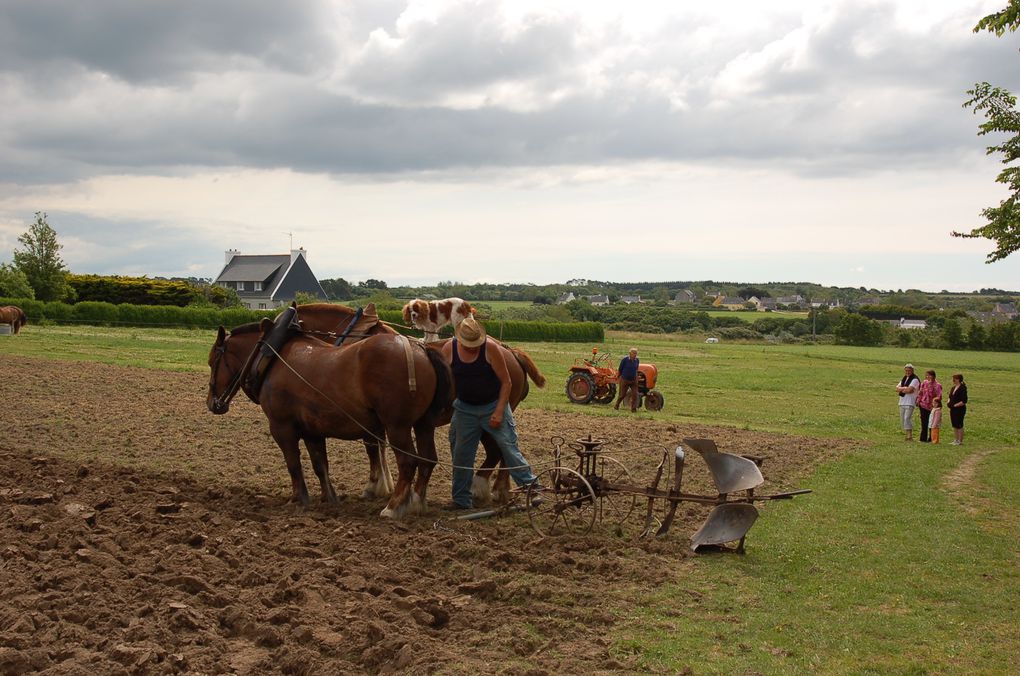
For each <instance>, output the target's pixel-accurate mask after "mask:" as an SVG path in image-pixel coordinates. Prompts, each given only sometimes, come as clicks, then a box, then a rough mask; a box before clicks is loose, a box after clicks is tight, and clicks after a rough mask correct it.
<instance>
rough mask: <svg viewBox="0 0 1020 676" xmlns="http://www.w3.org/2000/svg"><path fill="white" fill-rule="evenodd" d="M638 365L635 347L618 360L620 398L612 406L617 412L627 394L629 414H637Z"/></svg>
mask: <svg viewBox="0 0 1020 676" xmlns="http://www.w3.org/2000/svg"><path fill="white" fill-rule="evenodd" d="M639 364H641V360H640V359H638V356H637V348H636V347H632V348H630V352H629V353H628V355H627V356H626V357H624V358H623V359H621V360H620V368H619V372H620V398H619V399H617V400H616V405H615V406H613V408H615V409H616V410H617V411H619V410H620V402H621V401H623V398H624V397H626V396H627V394H628V393H629V394H630V412H631V413H636V412H637V400H638V382H637V378H638V365H639Z"/></svg>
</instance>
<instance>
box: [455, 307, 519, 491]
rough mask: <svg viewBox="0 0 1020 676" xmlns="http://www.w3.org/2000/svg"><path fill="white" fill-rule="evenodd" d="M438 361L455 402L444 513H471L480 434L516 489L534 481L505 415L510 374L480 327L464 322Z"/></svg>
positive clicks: (472, 321) (513, 426)
mask: <svg viewBox="0 0 1020 676" xmlns="http://www.w3.org/2000/svg"><path fill="white" fill-rule="evenodd" d="M442 354H443V358H444V359H445V360H446V362H447V363H448V364H450V367H451V369H452V370H453V382H454V388H455V389H456V391H457V398H456V399H455V400H454V402H453V419H452V420H451V421H450V453H451V455H452V456H453V465H454V468H453V502H452V503H451V504H449V505H448V506H447V509H471V508H472V507H473V504H472V494H471V481H472V479H473V478H474V466H475V453H476V452H477V450H478V442H479V441H480V440H481V437H482V431H483V430H484V431H486V432H488V433H489V434H491V435H492V437H493V438H494V439H495V440H496V443H497V444H499V450H500V451H501V452H502V454H503V463H504V464H505V466H506V468H507V471H508V472H510V477H511V478H512V479H513V480H514V482H515V483H516V484H517V485H518V486H521V487H526V486H529V485H532V484H535V485H536V486H537V484H536V482H537V478H536V477H535V475H534V474H533V473H532V471H531V467H530V466H529V465H528V461H527V460H525V459H524V454H522V453H521V449H520V447H519V446H518V443H517V425H516V423H515V422H514V414H513V412H512V411H511V410H510V403H509V402H510V372H509V371H508V370H507V368H506V362H505V361H504V360H503V353H502V352H501V351H500V350H499V347H498V346H497V345H495V344H494V343H492V342H491V341H489V339H488V336H486V335H485V327H484V326H482V325H481V324H480V323H478V322H477V321H475V319H474V317H468V318H467V319H465V320H464V321H462V322H461V323H460V324H459V325H457V328H456V329H455V330H454V339H453V340H451V341H449V342H447V343H446V344H445V345H443V351H442Z"/></svg>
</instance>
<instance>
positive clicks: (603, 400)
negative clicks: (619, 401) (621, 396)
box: [592, 383, 616, 404]
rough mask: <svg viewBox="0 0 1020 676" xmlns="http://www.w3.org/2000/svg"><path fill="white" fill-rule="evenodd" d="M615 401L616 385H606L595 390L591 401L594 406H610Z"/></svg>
mask: <svg viewBox="0 0 1020 676" xmlns="http://www.w3.org/2000/svg"><path fill="white" fill-rule="evenodd" d="M614 399H616V383H607V384H605V385H603V386H602V387H596V388H595V396H594V397H592V401H594V402H595V403H596V404H612V403H613V400H614Z"/></svg>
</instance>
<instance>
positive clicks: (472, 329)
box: [454, 317, 485, 347]
mask: <svg viewBox="0 0 1020 676" xmlns="http://www.w3.org/2000/svg"><path fill="white" fill-rule="evenodd" d="M454 334H456V336H457V342H458V343H460V344H461V345H463V346H464V347H478V346H479V345H481V344H482V343H484V342H485V327H484V326H482V325H481V324H479V323H478V322H477V321H475V318H474V317H468V318H467V319H465V320H464V321H462V322H461V323H460V324H459V325H458V326H457V328H456V330H455V331H454Z"/></svg>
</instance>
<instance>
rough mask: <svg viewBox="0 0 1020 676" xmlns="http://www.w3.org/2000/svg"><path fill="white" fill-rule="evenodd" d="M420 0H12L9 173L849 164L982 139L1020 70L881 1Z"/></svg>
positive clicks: (1006, 46)
mask: <svg viewBox="0 0 1020 676" xmlns="http://www.w3.org/2000/svg"><path fill="white" fill-rule="evenodd" d="M403 9H404V3H400V2H395V1H390V2H378V3H377V2H364V3H349V4H348V3H345V4H344V5H343V6H342V8H341V9H337V8H335V7H334V6H333V5H331V4H329V3H326V2H323V3H321V4H317V3H314V2H305V3H283V4H281V3H275V2H269V1H268V0H267V1H264V2H248V1H242V0H230V1H225V2H216V3H196V4H192V3H180V2H164V3H140V2H136V1H134V0H120V1H112V0H111V1H102V2H89V3H80V2H75V1H71V0H68V1H66V2H56V1H55V0H11V1H8V2H5V3H3V5H0V64H2V65H0V85H2V86H0V107H2V108H3V109H4V111H5V118H6V120H7V121H6V122H5V125H4V128H3V129H2V130H0V156H2V159H0V182H7V183H15V184H17V183H48V182H58V181H65V180H71V179H75V178H82V177H87V176H89V175H93V174H101V173H110V172H126V173H136V172H138V173H143V172H148V173H173V172H176V171H182V170H186V169H188V168H193V167H209V168H217V167H234V166H247V167H259V168H291V169H294V170H297V171H315V172H328V173H369V174H379V173H389V172H407V171H423V170H442V169H457V168H475V167H503V166H544V165H555V164H605V163H620V162H631V161H643V160H665V161H673V160H676V161H723V162H742V163H755V162H770V163H773V164H774V165H775V163H778V165H777V166H785V167H787V168H788V169H789V170H791V171H801V172H806V173H815V172H819V173H825V174H832V173H851V172H858V171H867V170H870V169H872V168H874V167H876V166H877V167H880V168H883V169H885V168H889V167H890V166H896V165H900V164H904V165H909V164H917V163H922V162H945V161H951V158H952V157H954V156H956V155H957V154H959V153H964V152H972V151H973V150H974V149H975V148H977V147H980V146H981V145H982V144H981V142H980V141H979V140H977V139H976V138H975V136H974V133H975V130H976V120H975V119H974V118H972V117H971V116H970V115H969V114H968V113H966V112H965V111H962V110H961V109H960V104H961V103H962V101H963V99H964V94H963V90H965V89H966V88H968V87H969V86H971V85H972V84H973V82H974V81H977V80H983V79H989V80H992V81H995V82H996V83H998V84H1002V85H1005V86H1015V85H1016V84H1017V82H1016V80H1017V75H1016V73H1017V69H1016V66H1017V62H1016V59H1017V55H1016V53H1015V49H1012V48H1011V46H1015V42H1016V41H1015V39H1014V38H1008V39H1000V40H996V39H995V38H993V37H991V36H972V35H970V33H969V24H965V25H962V29H961V26H960V25H956V24H953V25H951V24H945V25H942V26H936V27H935V28H934V29H933V30H931V31H928V32H910V33H907V32H903V31H899V30H897V29H896V28H895V27H894V26H895V23H894V22H893V21H892V14H891V12H892V10H891V8H890V6H889V5H886V4H881V3H876V4H868V5H857V4H854V3H846V4H842V5H838V6H837V9H838V13H837V14H834V15H832V16H830V17H829V18H828V20H827V21H826V22H823V23H821V24H819V25H809V26H807V27H801V26H800V22H799V18H798V17H796V16H794V15H791V14H787V15H783V16H779V17H776V18H775V19H774V20H773V21H772V22H771V23H769V24H766V25H762V26H760V27H757V29H756V30H755V31H753V32H752V33H746V34H740V35H739V36H738V35H736V34H733V35H730V34H727V33H726V32H725V31H723V30H721V28H722V27H721V26H719V25H709V24H707V23H706V22H707V21H708V19H706V18H705V17H699V16H697V15H694V14H692V15H688V16H683V17H677V18H675V19H673V20H672V21H671V22H669V23H667V24H666V25H665V26H663V27H662V29H661V30H660V31H658V32H657V33H653V34H650V35H646V36H643V38H642V39H641V40H635V39H633V38H632V37H631V36H629V35H628V34H626V33H625V32H623V31H616V30H613V28H614V27H612V26H609V27H605V28H604V29H603V30H602V31H601V32H594V33H593V32H592V31H591V30H588V29H584V30H583V29H582V27H581V24H580V22H579V21H577V20H576V19H577V18H576V17H570V16H541V17H539V16H532V17H528V18H526V19H525V20H523V21H522V22H521V23H519V24H515V25H513V26H508V24H507V23H506V22H505V21H504V20H503V18H502V17H501V16H500V15H499V13H498V11H497V5H496V3H494V2H493V1H492V0H487V1H485V2H476V3H465V4H461V5H457V6H455V7H453V8H452V9H450V10H448V11H447V12H445V13H444V14H442V15H440V16H439V17H438V18H437V19H436V20H435V21H419V22H414V21H409V20H407V19H406V18H405V20H403V21H401V20H400V16H401V12H402V11H403ZM976 19H977V17H974V20H975V21H976ZM701 28H708V29H711V30H713V31H715V33H714V35H716V36H717V37H713V38H712V39H710V40H704V39H700V38H699V32H698V31H699V29H701ZM517 102H520V103H521V105H517ZM524 104H526V105H524Z"/></svg>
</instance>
